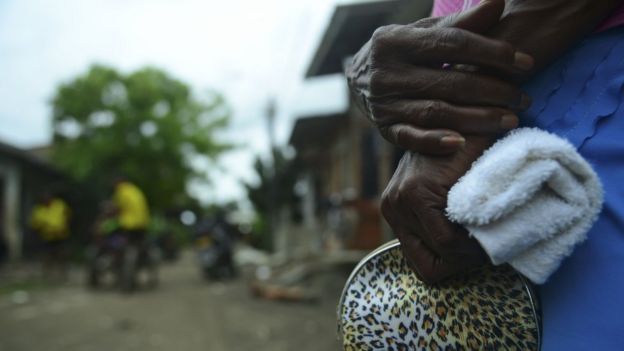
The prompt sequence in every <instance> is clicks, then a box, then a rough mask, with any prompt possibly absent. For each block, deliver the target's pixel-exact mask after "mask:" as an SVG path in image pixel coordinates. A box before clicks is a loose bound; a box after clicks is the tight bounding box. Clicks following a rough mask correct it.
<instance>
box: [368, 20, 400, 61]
mask: <svg viewBox="0 0 624 351" xmlns="http://www.w3.org/2000/svg"><path fill="white" fill-rule="evenodd" d="M399 27H401V26H399V25H395V24H391V25H387V26H382V27H379V28H377V29H376V30H375V31H374V32H373V35H372V36H371V60H372V61H373V62H379V61H380V60H382V59H383V58H384V56H385V55H386V54H387V53H388V52H389V51H390V50H389V48H392V47H393V46H394V43H395V41H396V37H397V31H398V29H399Z"/></svg>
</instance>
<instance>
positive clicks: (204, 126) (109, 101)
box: [52, 65, 229, 210]
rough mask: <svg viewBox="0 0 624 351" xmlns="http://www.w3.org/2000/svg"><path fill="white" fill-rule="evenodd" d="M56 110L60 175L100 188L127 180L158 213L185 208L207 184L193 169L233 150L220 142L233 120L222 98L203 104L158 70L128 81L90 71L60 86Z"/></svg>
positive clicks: (101, 69) (98, 68)
mask: <svg viewBox="0 0 624 351" xmlns="http://www.w3.org/2000/svg"><path fill="white" fill-rule="evenodd" d="M52 106H53V120H52V127H53V133H54V136H53V142H54V147H53V158H54V160H55V162H56V163H57V164H58V165H59V167H61V168H62V169H64V170H65V171H66V172H67V173H68V174H70V175H72V176H73V177H74V178H76V179H77V180H79V181H83V182H87V183H89V184H93V185H94V186H97V187H100V188H102V187H103V186H104V185H105V184H108V183H110V181H111V179H112V178H113V177H114V176H116V175H124V176H126V177H128V178H129V179H131V180H132V181H134V182H136V183H137V184H138V185H139V186H140V187H141V188H142V189H143V190H144V191H145V193H146V195H147V197H148V199H149V202H150V205H151V207H153V208H154V209H156V210H164V209H167V208H171V207H174V206H181V205H184V204H186V203H187V202H188V201H189V200H190V199H191V197H190V195H189V194H187V191H186V187H187V183H188V182H189V181H191V180H193V179H197V178H199V179H203V180H205V179H207V174H205V172H201V171H198V170H197V169H196V168H197V167H194V166H193V162H196V160H197V159H199V158H207V159H210V160H214V159H215V158H216V157H217V156H218V155H219V154H220V153H221V152H223V151H225V150H226V149H227V148H228V145H226V144H224V143H222V142H219V141H218V140H217V138H216V137H215V132H217V131H218V130H219V129H220V128H223V127H225V126H226V124H227V121H228V117H229V110H228V108H227V106H226V104H225V102H224V100H223V99H222V97H221V96H220V95H218V94H216V93H213V94H210V96H208V98H206V99H201V100H200V99H198V98H197V97H195V96H194V95H193V94H192V93H191V89H190V88H189V87H188V86H187V85H186V84H185V83H183V82H181V81H179V80H177V79H175V78H173V77H171V76H170V75H168V74H167V73H166V72H163V71H162V70H159V69H156V68H150V67H148V68H143V69H140V70H137V71H135V72H132V73H130V74H122V73H120V72H118V71H116V70H115V69H113V68H111V67H106V66H102V65H95V66H92V67H91V68H90V69H89V71H88V72H86V73H85V74H83V75H80V76H78V77H76V78H75V79H73V80H71V81H69V82H67V83H64V84H62V85H60V86H59V87H58V89H57V91H56V93H55V95H54V98H53V99H52Z"/></svg>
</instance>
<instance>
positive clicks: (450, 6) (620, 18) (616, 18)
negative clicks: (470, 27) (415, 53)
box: [432, 0, 624, 32]
mask: <svg viewBox="0 0 624 351" xmlns="http://www.w3.org/2000/svg"><path fill="white" fill-rule="evenodd" d="M478 3H479V0H434V2H433V12H432V16H434V17H438V16H446V15H450V14H452V13H455V12H459V11H463V10H467V9H469V8H471V7H473V6H475V5H476V4H478ZM621 25H624V3H622V5H620V6H619V7H618V8H617V9H616V10H615V11H614V12H613V14H612V15H611V16H609V18H607V19H606V20H605V21H604V22H602V24H600V26H598V29H596V31H597V32H600V31H603V30H606V29H609V28H613V27H617V26H621Z"/></svg>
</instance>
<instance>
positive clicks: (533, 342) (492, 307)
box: [338, 246, 539, 351]
mask: <svg viewBox="0 0 624 351" xmlns="http://www.w3.org/2000/svg"><path fill="white" fill-rule="evenodd" d="M529 289H530V288H529ZM534 303H535V301H534V299H532V298H531V295H530V294H529V292H528V291H527V286H526V282H525V280H524V279H523V278H522V277H521V276H520V275H519V274H518V273H516V272H515V271H514V270H513V269H511V268H510V267H508V266H498V267H493V266H490V267H486V268H484V269H482V270H480V271H476V272H473V273H471V274H470V275H467V276H464V277H461V278H455V279H453V280H450V281H447V282H445V283H443V284H439V285H435V286H427V285H425V284H424V283H423V282H421V281H420V280H419V279H418V278H417V277H416V275H415V274H414V273H413V272H412V271H411V270H410V269H409V268H408V266H407V265H406V263H405V260H404V259H403V255H402V254H401V250H400V248H399V247H398V246H394V247H392V248H390V249H388V250H386V251H381V252H379V253H378V254H376V255H373V256H372V257H371V258H369V259H368V260H367V261H366V262H365V263H364V264H363V265H362V264H361V265H360V266H359V270H358V271H357V272H354V274H353V275H352V278H351V279H350V280H349V281H348V282H347V285H346V286H345V290H344V293H343V297H342V299H341V304H340V305H339V306H338V313H339V316H338V317H339V331H340V333H341V334H342V338H343V345H344V349H345V350H358V351H359V350H397V351H398V350H523V351H525V350H537V349H538V345H539V341H538V339H539V331H538V326H539V320H538V317H536V316H539V311H537V308H538V306H537V305H534Z"/></svg>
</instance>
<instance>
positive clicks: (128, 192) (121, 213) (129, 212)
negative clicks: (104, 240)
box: [113, 178, 150, 236]
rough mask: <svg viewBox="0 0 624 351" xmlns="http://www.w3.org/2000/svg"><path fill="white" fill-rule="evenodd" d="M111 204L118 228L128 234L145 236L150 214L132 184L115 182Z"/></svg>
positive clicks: (137, 190) (121, 181) (123, 180)
mask: <svg viewBox="0 0 624 351" xmlns="http://www.w3.org/2000/svg"><path fill="white" fill-rule="evenodd" d="M113 202H114V204H115V207H116V208H117V220H118V221H119V223H118V224H119V228H120V229H121V230H122V231H124V232H126V233H128V234H137V235H139V236H144V235H145V230H146V229H147V227H148V225H149V222H150V213H149V208H148V205H147V200H146V198H145V195H144V194H143V192H142V191H141V189H139V187H137V186H136V185H134V184H133V183H131V182H129V181H128V180H126V179H123V178H119V179H118V180H117V181H116V182H115V190H114V193H113Z"/></svg>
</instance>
